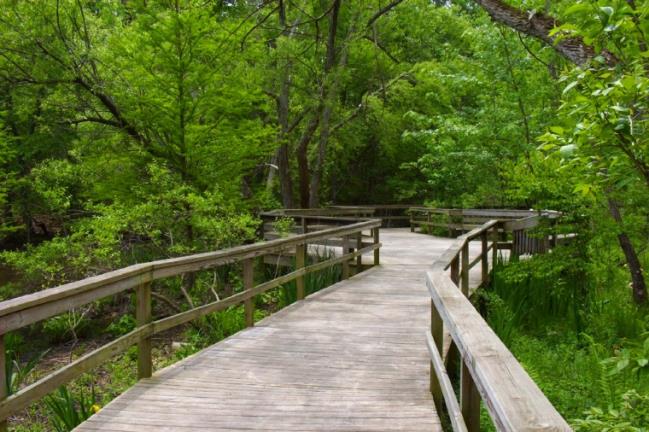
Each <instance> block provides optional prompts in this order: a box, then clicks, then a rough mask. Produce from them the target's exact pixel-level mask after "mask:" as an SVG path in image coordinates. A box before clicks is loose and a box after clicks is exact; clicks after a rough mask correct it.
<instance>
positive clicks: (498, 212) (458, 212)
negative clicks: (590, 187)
mask: <svg viewBox="0 0 649 432" xmlns="http://www.w3.org/2000/svg"><path fill="white" fill-rule="evenodd" d="M409 210H411V211H420V212H431V213H439V214H446V215H449V216H484V217H498V218H521V217H530V216H545V217H549V218H551V219H554V218H557V217H559V216H561V212H558V211H556V210H534V209H530V210H516V209H463V208H437V207H426V206H412V207H410V208H409Z"/></svg>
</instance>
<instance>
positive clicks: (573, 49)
mask: <svg viewBox="0 0 649 432" xmlns="http://www.w3.org/2000/svg"><path fill="white" fill-rule="evenodd" d="M475 1H476V3H478V4H479V5H480V6H482V8H483V9H484V10H485V11H487V13H488V14H489V15H490V16H491V19H493V20H494V21H496V22H498V23H500V24H504V25H506V26H507V27H511V28H513V29H514V30H518V31H519V32H521V33H524V34H526V35H528V36H532V37H534V38H537V39H540V40H541V41H543V42H545V43H546V44H547V45H549V46H550V47H552V48H553V49H554V50H555V51H557V52H558V53H559V54H561V55H562V56H564V57H565V58H567V59H568V60H570V61H571V62H573V63H575V64H577V65H582V64H584V63H587V62H588V61H589V60H590V59H591V58H593V57H594V56H595V50H594V49H593V47H591V46H589V45H586V44H585V43H584V41H583V39H582V38H580V37H569V38H563V39H560V40H558V41H557V37H556V36H554V35H551V34H550V31H551V30H552V29H553V28H555V27H556V26H558V25H560V23H558V22H557V20H556V19H554V18H553V17H551V16H549V15H546V14H543V13H539V12H531V11H522V10H520V9H518V8H515V7H513V6H510V5H508V4H507V3H505V2H504V1H502V0H475ZM600 54H601V55H602V56H603V57H604V58H606V59H607V60H608V61H609V62H611V63H614V62H615V61H616V59H615V56H614V55H613V54H611V53H610V52H608V51H606V50H604V51H603V52H601V53H600Z"/></svg>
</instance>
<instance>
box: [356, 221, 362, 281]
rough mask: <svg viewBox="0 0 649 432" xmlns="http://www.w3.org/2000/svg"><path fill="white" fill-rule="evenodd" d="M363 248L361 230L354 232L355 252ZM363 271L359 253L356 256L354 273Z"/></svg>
mask: <svg viewBox="0 0 649 432" xmlns="http://www.w3.org/2000/svg"><path fill="white" fill-rule="evenodd" d="M361 249H363V232H362V231H359V232H358V233H356V252H358V251H360V250H361ZM362 271H363V256H362V255H359V256H357V257H356V274H358V273H360V272H362Z"/></svg>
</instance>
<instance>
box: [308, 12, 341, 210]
mask: <svg viewBox="0 0 649 432" xmlns="http://www.w3.org/2000/svg"><path fill="white" fill-rule="evenodd" d="M341 2H342V0H334V1H333V4H332V7H331V12H330V14H329V34H328V36H327V54H326V58H325V64H324V77H323V84H322V92H321V101H322V102H321V105H322V109H321V114H320V139H319V141H318V152H317V154H316V160H315V164H314V169H313V173H312V176H311V186H310V188H311V194H310V197H309V206H310V207H312V208H316V207H319V206H320V186H321V184H322V175H323V171H324V161H325V157H326V152H327V142H328V140H329V123H330V120H331V110H332V105H333V103H334V101H333V96H334V95H335V83H329V82H328V81H329V79H330V77H329V76H330V73H331V71H332V69H333V68H334V66H335V65H336V35H337V33H338V13H339V12H340V5H341Z"/></svg>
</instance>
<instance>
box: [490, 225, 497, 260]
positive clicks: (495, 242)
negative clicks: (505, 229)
mask: <svg viewBox="0 0 649 432" xmlns="http://www.w3.org/2000/svg"><path fill="white" fill-rule="evenodd" d="M492 244H493V250H492V260H493V261H492V263H491V268H492V269H493V270H494V271H495V270H496V265H498V225H496V226H495V227H494V230H493V239H492Z"/></svg>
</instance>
